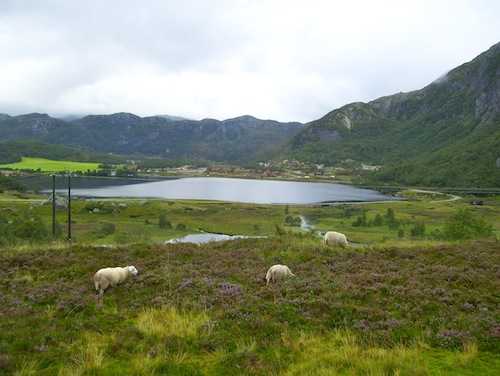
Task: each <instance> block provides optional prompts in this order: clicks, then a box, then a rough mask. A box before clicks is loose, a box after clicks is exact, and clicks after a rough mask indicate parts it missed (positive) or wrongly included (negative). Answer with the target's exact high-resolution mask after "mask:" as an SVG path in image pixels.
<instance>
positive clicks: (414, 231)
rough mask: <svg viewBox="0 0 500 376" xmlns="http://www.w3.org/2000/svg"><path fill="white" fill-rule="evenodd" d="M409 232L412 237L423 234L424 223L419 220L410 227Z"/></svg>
mask: <svg viewBox="0 0 500 376" xmlns="http://www.w3.org/2000/svg"><path fill="white" fill-rule="evenodd" d="M410 234H411V236H413V237H421V236H424V235H425V223H423V222H419V223H415V225H414V226H413V227H412V228H411V230H410Z"/></svg>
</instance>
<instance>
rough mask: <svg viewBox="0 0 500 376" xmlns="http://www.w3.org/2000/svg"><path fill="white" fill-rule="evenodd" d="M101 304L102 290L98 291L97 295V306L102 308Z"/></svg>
mask: <svg viewBox="0 0 500 376" xmlns="http://www.w3.org/2000/svg"><path fill="white" fill-rule="evenodd" d="M103 302H104V290H103V289H99V292H98V293H97V306H98V307H102V304H103Z"/></svg>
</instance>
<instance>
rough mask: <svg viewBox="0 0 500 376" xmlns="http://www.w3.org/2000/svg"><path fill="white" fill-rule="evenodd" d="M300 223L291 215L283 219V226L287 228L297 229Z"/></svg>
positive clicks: (298, 219) (298, 218) (297, 218)
mask: <svg viewBox="0 0 500 376" xmlns="http://www.w3.org/2000/svg"><path fill="white" fill-rule="evenodd" d="M301 223H302V221H301V220H300V217H293V216H291V215H287V216H286V217H285V224H286V225H287V226H297V227H299V226H300V224H301Z"/></svg>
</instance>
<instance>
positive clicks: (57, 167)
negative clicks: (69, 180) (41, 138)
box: [0, 157, 99, 172]
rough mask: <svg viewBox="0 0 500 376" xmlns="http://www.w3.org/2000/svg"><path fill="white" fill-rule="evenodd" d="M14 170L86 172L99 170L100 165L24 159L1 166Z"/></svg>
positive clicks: (0, 166) (1, 166)
mask: <svg viewBox="0 0 500 376" xmlns="http://www.w3.org/2000/svg"><path fill="white" fill-rule="evenodd" d="M0 168H9V169H13V170H34V171H35V170H41V171H43V172H85V171H88V170H90V171H94V170H98V169H99V163H93V162H72V161H55V160H51V159H44V158H29V157H23V158H22V160H21V161H20V162H16V163H9V164H4V165H0Z"/></svg>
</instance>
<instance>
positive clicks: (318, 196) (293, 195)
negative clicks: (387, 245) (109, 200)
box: [73, 178, 394, 204]
mask: <svg viewBox="0 0 500 376" xmlns="http://www.w3.org/2000/svg"><path fill="white" fill-rule="evenodd" d="M73 194H75V195H78V196H86V197H133V198H146V197H151V198H164V199H192V200H217V201H232V202H244V203H255V204H311V203H320V202H342V201H343V202H345V201H351V202H357V201H384V200H392V199H394V198H393V197H391V196H386V195H383V194H382V193H380V192H377V191H373V190H369V189H361V188H356V187H353V186H349V185H344V184H331V183H309V182H294V181H277V180H251V179H232V178H182V179H173V180H162V181H155V182H146V183H144V182H140V183H138V184H126V185H116V186H103V187H99V188H97V187H96V188H93V187H92V188H91V187H81V188H80V187H79V186H78V185H75V187H74V189H73Z"/></svg>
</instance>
